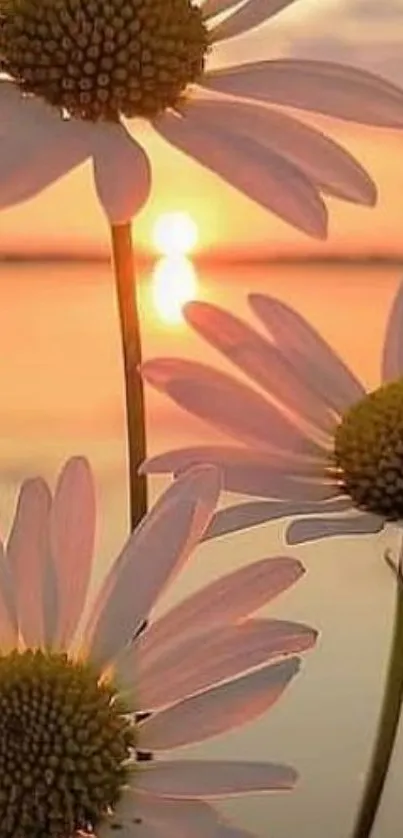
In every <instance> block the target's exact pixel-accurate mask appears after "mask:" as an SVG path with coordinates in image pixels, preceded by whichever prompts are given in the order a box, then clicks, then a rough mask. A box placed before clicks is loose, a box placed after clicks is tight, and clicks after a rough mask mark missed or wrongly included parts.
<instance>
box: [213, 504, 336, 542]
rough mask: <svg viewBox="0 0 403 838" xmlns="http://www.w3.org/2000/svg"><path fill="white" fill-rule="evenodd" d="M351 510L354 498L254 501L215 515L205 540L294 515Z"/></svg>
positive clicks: (231, 507) (236, 505)
mask: <svg viewBox="0 0 403 838" xmlns="http://www.w3.org/2000/svg"><path fill="white" fill-rule="evenodd" d="M350 507H351V501H350V499H345V498H337V499H336V500H334V501H327V502H326V503H320V502H318V501H313V502H312V501H302V500H300V501H294V502H293V501H265V500H262V501H252V502H251V503H238V504H235V505H234V506H229V507H227V508H225V509H220V510H219V511H218V512H215V513H214V515H213V517H212V519H211V522H210V525H209V527H208V528H207V531H206V532H205V534H204V536H203V541H208V540H209V539H210V538H218V537H219V536H221V535H228V534H229V533H233V532H241V531H242V530H248V529H250V528H251V527H256V526H258V525H259V524H265V523H268V522H270V521H275V520H277V519H278V518H288V517H291V515H304V514H305V515H310V514H312V513H313V514H314V513H316V514H318V513H320V512H333V511H334V512H342V511H344V509H348V508H350Z"/></svg>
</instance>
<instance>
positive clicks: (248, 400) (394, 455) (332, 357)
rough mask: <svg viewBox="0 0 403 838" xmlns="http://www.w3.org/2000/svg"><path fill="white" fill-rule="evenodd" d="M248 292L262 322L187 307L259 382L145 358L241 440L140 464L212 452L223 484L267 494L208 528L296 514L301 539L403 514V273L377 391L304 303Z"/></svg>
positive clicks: (185, 403)
mask: <svg viewBox="0 0 403 838" xmlns="http://www.w3.org/2000/svg"><path fill="white" fill-rule="evenodd" d="M248 299H249V304H250V307H251V309H252V311H253V313H254V314H255V315H256V316H257V318H258V319H259V321H260V323H261V325H262V326H263V329H264V334H262V333H261V332H259V331H257V330H256V331H255V329H254V328H252V327H251V326H249V325H248V324H247V323H245V322H243V321H242V320H240V319H238V318H236V317H234V316H233V315H232V314H229V313H228V312H226V311H224V310H222V309H220V308H218V307H216V306H214V305H210V304H207V303H196V302H194V303H190V304H188V305H187V306H186V307H185V317H186V320H187V322H188V323H189V324H190V325H191V326H192V327H193V329H195V330H196V331H197V332H198V334H199V335H201V336H202V337H203V338H204V339H205V340H207V341H208V343H209V344H210V345H211V346H213V347H214V348H215V349H218V350H219V351H220V352H221V353H222V354H223V355H224V356H225V358H226V359H228V360H230V361H231V362H232V363H233V364H235V365H236V366H237V367H238V368H239V369H240V370H241V371H242V373H244V374H246V375H247V376H248V377H249V378H250V380H251V385H248V384H246V383H245V384H244V383H241V382H240V381H238V380H237V379H236V378H233V377H232V376H230V375H227V374H225V373H223V372H218V371H217V370H215V369H213V368H210V367H208V366H205V365H203V364H199V363H195V362H191V361H186V360H181V359H179V358H178V359H176V358H162V359H155V360H151V361H149V362H148V363H146V364H144V365H143V375H144V376H145V378H146V380H147V381H148V382H149V383H150V384H152V385H153V386H154V387H156V388H157V389H158V390H160V391H162V392H164V393H166V394H167V395H168V396H170V398H172V399H173V400H174V401H175V402H176V403H177V404H178V405H180V406H181V407H183V408H185V409H186V410H188V411H190V412H191V413H193V414H195V415H196V416H198V417H199V418H201V419H204V420H206V421H207V422H209V423H210V424H211V425H212V426H213V427H214V428H215V429H216V430H219V431H222V432H224V434H226V435H228V436H229V437H230V438H231V437H232V438H233V439H235V440H236V443H237V444H236V445H226V446H224V445H222V446H221V445H217V446H199V447H194V448H187V449H180V450H177V451H172V452H168V453H166V454H161V455H158V456H156V457H154V458H150V459H149V460H148V461H146V462H145V464H144V465H143V471H145V472H146V473H152V472H165V471H173V472H175V473H176V474H178V473H180V472H182V471H183V470H185V469H187V468H188V467H189V466H190V465H192V464H196V463H203V462H211V463H215V464H216V465H218V466H219V467H220V468H221V469H222V473H223V485H224V488H225V489H227V490H228V491H230V492H238V493H241V494H243V495H249V496H255V497H260V498H262V500H258V501H252V502H250V503H242V504H240V505H236V506H233V507H229V508H228V509H225V510H223V511H221V512H218V513H217V515H216V516H215V520H214V522H213V524H212V527H211V528H210V530H209V535H210V536H212V535H219V534H222V533H225V532H231V531H233V530H239V529H244V528H246V527H249V526H252V525H255V524H259V523H262V522H263V521H269V520H272V519H274V518H279V517H286V516H291V515H298V514H299V515H303V516H304V517H303V518H302V519H300V520H297V521H294V522H293V523H291V525H290V526H289V528H288V530H287V540H288V542H289V543H292V544H294V543H300V542H303V541H310V540H313V539H319V538H323V537H325V536H331V535H348V534H353V533H362V534H365V533H375V532H379V531H380V530H382V529H383V527H384V526H385V525H386V524H387V523H388V522H391V521H392V522H393V521H398V520H401V519H402V518H403V476H402V475H403V385H402V373H403V284H402V285H401V286H400V289H399V291H398V294H397V296H396V299H395V301H394V304H393V307H392V310H391V313H390V316H389V321H388V325H387V329H386V334H385V340H384V346H383V353H382V360H381V375H380V379H381V383H380V386H379V388H378V389H377V390H375V391H374V392H370V393H367V392H366V390H365V387H364V386H363V384H362V383H361V382H360V381H359V380H358V379H357V378H356V376H355V375H354V374H353V373H352V372H351V370H349V369H348V367H347V366H346V365H345V364H344V363H343V361H341V359H340V358H339V357H338V356H337V354H336V353H335V352H334V351H333V350H332V349H331V347H330V346H329V345H328V344H327V343H326V341H325V340H323V338H322V337H321V336H320V335H319V334H318V333H317V332H316V331H315V330H314V329H313V328H312V326H310V325H309V323H307V322H306V321H305V320H304V319H303V318H302V317H301V316H300V315H299V314H298V313H297V312H296V311H294V310H292V309H291V308H289V307H288V306H287V305H285V304H284V303H282V302H279V301H278V300H276V299H273V298H272V297H269V296H266V295H263V294H251V295H249V298H248ZM256 384H257V385H258V386H259V388H260V392H258V391H257V390H256V389H255V388H254V386H253V385H256ZM262 391H263V392H262ZM263 499H266V500H263Z"/></svg>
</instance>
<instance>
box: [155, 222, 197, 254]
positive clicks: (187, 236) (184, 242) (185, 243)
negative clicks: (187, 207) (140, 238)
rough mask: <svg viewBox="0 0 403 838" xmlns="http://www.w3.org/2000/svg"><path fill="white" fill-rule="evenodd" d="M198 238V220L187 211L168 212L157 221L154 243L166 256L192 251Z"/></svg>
mask: <svg viewBox="0 0 403 838" xmlns="http://www.w3.org/2000/svg"><path fill="white" fill-rule="evenodd" d="M197 239H198V230H197V225H196V222H195V221H194V220H193V218H192V217H191V216H190V215H189V214H188V213H187V212H166V213H163V214H162V215H160V216H159V218H158V219H157V221H156V222H155V225H154V229H153V241H154V245H155V247H156V249H157V250H158V251H159V252H160V253H162V254H163V255H164V256H178V255H183V254H185V253H190V251H191V250H193V248H194V247H195V245H196V244H197Z"/></svg>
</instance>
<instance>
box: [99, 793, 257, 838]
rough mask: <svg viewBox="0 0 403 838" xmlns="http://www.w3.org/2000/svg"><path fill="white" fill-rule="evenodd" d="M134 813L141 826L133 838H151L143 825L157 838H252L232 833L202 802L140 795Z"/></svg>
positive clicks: (217, 815)
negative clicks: (152, 830)
mask: <svg viewBox="0 0 403 838" xmlns="http://www.w3.org/2000/svg"><path fill="white" fill-rule="evenodd" d="M135 811H136V815H137V816H138V817H139V818H141V820H142V824H139V825H137V824H136V827H135V829H136V830H138V832H137V831H136V832H135V833H134V834H133V838H148V836H149V833H148V832H143V831H142V829H143V825H146V827H147V828H149V827H151V828H153V829H154V830H155V835H156V836H158V838H252V836H250V834H249V833H247V832H243V831H242V832H239V834H238V830H236V831H235V832H233V831H232V827H231V825H230V824H228V823H226V822H225V821H223V819H222V818H221V816H220V815H219V814H218V812H216V811H215V809H213V808H212V806H209V805H208V804H207V803H204V802H201V801H199V800H170V799H169V798H159V797H153V796H152V795H149V794H138V795H136V803H135ZM234 829H235V828H234ZM119 834H120V833H119ZM151 834H152V835H153V836H154V833H151ZM101 838H102V835H101Z"/></svg>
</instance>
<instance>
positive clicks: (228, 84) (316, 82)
mask: <svg viewBox="0 0 403 838" xmlns="http://www.w3.org/2000/svg"><path fill="white" fill-rule="evenodd" d="M203 86H204V87H208V88H211V89H212V90H217V91H219V92H221V93H229V94H231V95H234V96H242V97H245V98H249V99H257V100H258V101H260V102H269V103H273V104H278V105H287V106H291V107H293V108H302V109H304V110H308V111H316V112H318V113H323V114H326V115H329V116H335V117H338V118H339V119H345V120H351V121H353V122H358V123H362V124H368V125H379V126H385V127H390V128H401V127H402V125H403V91H402V90H401V89H400V88H399V87H397V86H396V85H394V84H391V83H390V82H388V81H386V80H384V79H382V78H380V77H379V76H375V75H373V74H372V73H368V72H367V71H366V70H359V69H357V68H356V67H348V66H346V65H343V64H333V63H331V62H327V61H308V60H306V59H303V60H298V59H288V58H287V59H281V60H278V61H258V62H256V63H253V64H243V65H241V66H238V65H236V66H233V67H227V68H225V69H223V70H213V71H212V72H209V73H206V75H205V76H204V78H203Z"/></svg>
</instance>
